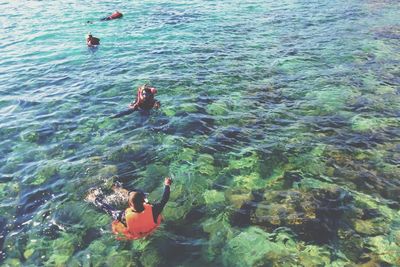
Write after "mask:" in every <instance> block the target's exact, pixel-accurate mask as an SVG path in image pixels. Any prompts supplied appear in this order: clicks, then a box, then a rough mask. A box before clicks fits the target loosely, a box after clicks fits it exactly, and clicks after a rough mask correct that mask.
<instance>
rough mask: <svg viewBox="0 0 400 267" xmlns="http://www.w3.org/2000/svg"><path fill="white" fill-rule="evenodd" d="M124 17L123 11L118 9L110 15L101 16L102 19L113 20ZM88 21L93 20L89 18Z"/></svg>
mask: <svg viewBox="0 0 400 267" xmlns="http://www.w3.org/2000/svg"><path fill="white" fill-rule="evenodd" d="M122 17H123V15H122V13H121V12H119V11H118V10H116V11H115V12H114V13H112V14H111V15H110V16H108V17H104V18H101V19H100V21H105V20H113V19H120V18H122ZM86 23H90V24H92V23H93V21H91V20H88V21H87V22H86Z"/></svg>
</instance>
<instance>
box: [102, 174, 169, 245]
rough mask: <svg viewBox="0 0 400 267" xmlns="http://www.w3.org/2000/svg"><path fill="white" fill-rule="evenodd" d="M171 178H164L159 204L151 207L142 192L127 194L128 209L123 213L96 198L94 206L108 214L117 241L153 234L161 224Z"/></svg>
mask: <svg viewBox="0 0 400 267" xmlns="http://www.w3.org/2000/svg"><path fill="white" fill-rule="evenodd" d="M171 184H172V179H171V178H168V177H167V178H165V181H164V185H165V186H164V193H163V196H162V199H161V201H160V202H158V203H156V204H154V205H151V204H149V203H147V199H146V196H145V194H144V193H143V192H142V191H133V192H129V193H128V205H129V207H128V208H127V209H126V210H124V211H117V210H115V209H113V208H112V207H110V206H109V205H107V204H106V203H104V202H102V200H100V199H98V198H96V200H95V204H96V205H97V206H99V207H100V208H102V209H103V210H104V211H106V212H107V213H108V214H110V215H111V216H112V217H113V218H114V221H113V222H112V225H111V227H112V231H113V233H114V234H116V235H117V239H129V240H131V239H139V238H143V237H146V236H148V235H150V234H151V233H153V232H154V231H155V230H156V229H157V228H158V226H159V225H160V223H161V219H162V216H161V212H162V211H163V209H164V207H165V205H166V204H167V202H168V200H169V194H170V185H171Z"/></svg>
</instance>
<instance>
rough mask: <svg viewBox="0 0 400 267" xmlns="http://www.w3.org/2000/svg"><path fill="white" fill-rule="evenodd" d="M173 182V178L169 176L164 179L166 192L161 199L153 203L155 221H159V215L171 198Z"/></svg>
mask: <svg viewBox="0 0 400 267" xmlns="http://www.w3.org/2000/svg"><path fill="white" fill-rule="evenodd" d="M171 184H172V179H171V178H169V177H167V178H165V180H164V192H163V195H162V198H161V201H160V202H158V203H156V204H154V205H153V219H154V222H156V221H157V218H158V216H159V215H160V214H161V212H162V211H163V209H164V207H165V204H167V202H168V200H169V194H170V186H171Z"/></svg>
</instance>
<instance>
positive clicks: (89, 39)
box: [86, 33, 100, 47]
mask: <svg viewBox="0 0 400 267" xmlns="http://www.w3.org/2000/svg"><path fill="white" fill-rule="evenodd" d="M86 44H87V46H89V47H93V46H96V45H99V44H100V39H99V38H96V37H94V36H93V35H92V34H91V33H89V34H88V35H87V36H86Z"/></svg>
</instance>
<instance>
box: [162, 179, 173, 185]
mask: <svg viewBox="0 0 400 267" xmlns="http://www.w3.org/2000/svg"><path fill="white" fill-rule="evenodd" d="M171 184H172V179H171V178H169V177H165V180H164V185H168V186H169V185H171Z"/></svg>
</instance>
